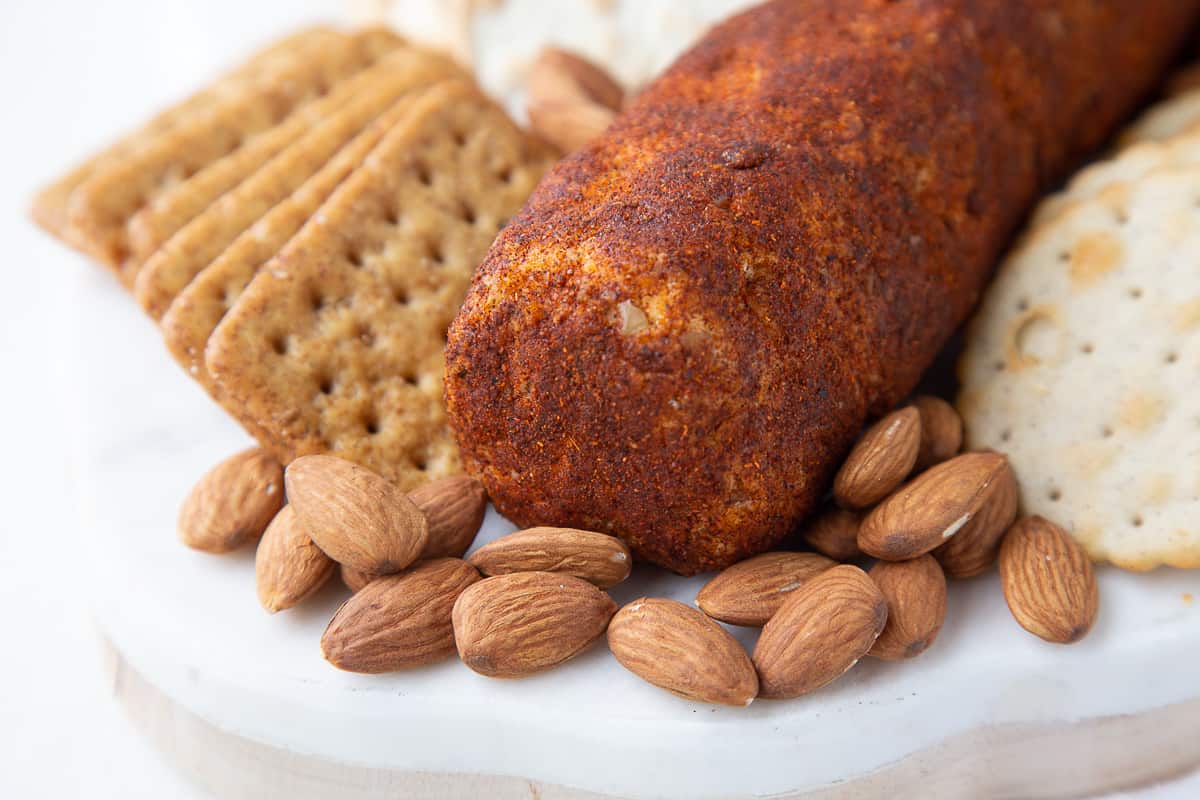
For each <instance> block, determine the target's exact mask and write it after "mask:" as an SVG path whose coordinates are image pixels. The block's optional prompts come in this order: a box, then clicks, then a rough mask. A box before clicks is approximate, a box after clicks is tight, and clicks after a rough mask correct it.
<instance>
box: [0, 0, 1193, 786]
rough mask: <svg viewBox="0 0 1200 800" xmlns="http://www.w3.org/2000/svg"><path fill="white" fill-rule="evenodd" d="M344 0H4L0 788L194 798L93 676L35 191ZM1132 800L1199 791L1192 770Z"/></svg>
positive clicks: (56, 283) (58, 278)
mask: <svg viewBox="0 0 1200 800" xmlns="http://www.w3.org/2000/svg"><path fill="white" fill-rule="evenodd" d="M348 5H349V4H348V3H345V2H342V3H339V2H338V1H337V0H309V1H308V2H304V3H296V2H291V3H284V2H262V0H241V1H240V2H234V1H233V0H223V1H222V2H212V1H211V0H210V1H209V2H193V3H185V2H174V1H168V0H163V1H162V2H143V3H135V2H130V0H107V2H104V3H83V2H79V3H68V2H51V1H50V0H40V1H37V2H35V1H34V0H8V2H5V3H3V4H0V102H2V103H3V104H4V106H5V111H4V113H3V114H2V115H0V118H2V119H3V122H2V123H0V254H2V258H3V262H4V263H3V267H2V271H0V275H2V277H3V283H2V288H0V367H2V369H0V426H2V427H0V431H2V434H3V447H2V450H0V602H2V603H3V606H4V608H5V609H6V611H7V614H6V617H5V620H4V624H3V628H2V629H0V641H2V642H3V645H2V646H0V797H6V798H42V797H45V798H73V797H85V798H151V797H153V798H179V799H180V800H191V798H199V797H200V796H201V795H200V794H199V793H198V792H196V791H195V790H193V789H191V788H190V787H187V786H185V785H183V784H182V783H181V782H180V781H179V780H178V779H177V778H176V777H175V776H174V775H173V774H172V773H171V772H170V771H169V769H168V767H167V766H166V765H165V764H164V763H163V762H162V761H160V760H159V758H158V757H157V755H156V754H155V753H154V751H153V750H152V749H151V748H150V747H149V746H148V745H147V744H145V743H144V742H142V741H141V740H140V739H139V738H138V736H137V735H136V733H135V732H134V731H133V729H132V727H131V726H130V725H129V723H128V722H127V720H126V719H125V718H124V716H123V715H122V713H121V712H120V710H119V709H118V708H117V707H116V705H115V704H114V703H113V702H112V700H111V689H110V687H109V686H107V685H106V684H105V682H104V679H103V671H102V670H101V668H100V660H99V657H98V654H99V649H98V646H97V640H96V638H95V634H94V632H93V630H92V627H91V622H90V619H89V613H88V597H87V592H86V591H85V588H84V587H86V586H87V584H88V582H89V581H91V580H95V579H99V580H103V576H95V575H92V574H90V573H89V571H88V570H89V565H88V564H86V563H81V560H80V559H79V558H78V557H77V556H76V555H75V554H76V553H77V552H78V547H77V543H78V542H79V541H80V539H81V537H85V536H87V535H88V532H87V531H86V530H81V529H80V528H79V526H78V525H77V523H76V517H75V511H74V508H73V507H72V505H71V501H70V498H71V484H72V481H73V480H74V479H75V476H73V475H71V474H70V472H69V469H68V467H67V463H66V459H65V456H64V454H65V450H66V448H65V447H64V445H63V443H62V441H61V435H62V434H61V431H62V430H63V426H62V425H61V424H60V421H61V420H62V419H63V418H64V415H65V414H68V413H70V408H71V403H72V402H74V401H76V400H77V399H78V398H69V397H68V396H67V393H68V392H70V391H71V386H72V383H71V381H70V376H69V375H66V374H64V372H65V370H64V367H63V363H64V359H63V358H62V356H61V354H62V353H63V352H64V348H65V344H64V337H65V333H64V327H63V326H62V325H61V319H62V315H63V314H66V313H69V308H66V307H65V306H64V300H63V298H64V296H65V293H66V287H67V286H69V285H70V282H71V281H73V280H76V279H77V278H78V277H79V276H80V275H81V274H82V273H83V271H84V270H91V269H95V267H93V266H91V265H89V264H86V263H84V262H83V261H82V260H81V259H79V258H77V257H75V256H74V255H72V254H70V253H69V252H68V251H66V250H65V249H64V248H62V247H61V246H59V245H57V244H56V243H54V242H53V241H51V240H50V239H49V238H47V237H45V236H43V235H42V234H40V233H39V232H38V231H37V230H36V229H35V228H34V227H33V226H32V224H30V223H29V222H28V217H27V204H28V199H29V197H30V195H31V193H32V191H33V189H34V188H35V187H36V186H37V185H38V184H40V183H41V182H43V181H45V180H46V179H48V178H50V177H53V176H54V175H55V174H57V173H58V172H60V171H62V170H63V169H65V168H66V167H68V166H69V165H71V164H72V163H73V162H74V161H75V160H76V159H78V158H80V157H81V156H83V155H84V154H86V153H87V152H89V151H90V150H91V149H93V148H94V147H97V146H99V145H101V144H103V143H105V142H106V141H107V140H108V139H109V138H110V137H112V136H113V135H114V134H116V133H118V132H120V131H121V130H123V129H124V128H126V127H128V126H129V125H131V124H134V123H135V122H137V121H138V120H139V119H141V118H143V117H145V116H147V115H149V114H150V113H151V112H152V111H154V110H155V109H157V108H159V107H161V106H162V105H164V104H165V103H166V102H168V101H170V100H172V99H175V98H178V97H179V96H181V95H182V94H183V93H185V92H186V91H188V90H189V89H191V88H192V87H194V86H196V85H197V84H198V83H199V82H201V81H202V80H204V79H205V77H206V76H210V75H211V74H213V72H214V70H216V69H217V68H219V67H220V66H222V65H225V64H228V63H230V62H231V61H233V60H235V59H236V58H237V57H238V56H239V55H242V54H244V53H246V52H248V51H249V50H250V49H252V48H253V46H254V45H256V44H258V43H260V42H262V41H264V40H267V39H269V38H271V37H273V36H275V35H278V34H279V33H281V32H283V31H285V30H288V29H291V28H294V27H296V26H297V25H298V24H300V23H301V22H303V21H306V20H309V19H315V18H322V17H323V18H326V19H330V20H334V19H337V18H339V16H340V15H341V14H343V13H344V12H345V10H346V8H347V6H348ZM130 313H131V314H133V313H137V312H136V310H135V307H134V306H133V304H132V303H131V304H130ZM145 335H146V336H152V335H154V334H153V330H152V328H151V326H150V325H149V324H147V326H146V331H145ZM83 399H84V400H85V401H86V398H83ZM180 424H181V425H184V424H187V423H186V420H180ZM1138 796H1141V797H1149V798H1161V799H1162V800H1183V799H1184V798H1193V797H1198V796H1200V776H1194V777H1192V778H1190V779H1186V780H1184V781H1180V782H1177V783H1174V784H1171V785H1170V786H1164V787H1160V788H1157V789H1155V790H1153V791H1147V792H1142V793H1140V794H1139V795H1138Z"/></svg>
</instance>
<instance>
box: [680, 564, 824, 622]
mask: <svg viewBox="0 0 1200 800" xmlns="http://www.w3.org/2000/svg"><path fill="white" fill-rule="evenodd" d="M835 563H836V562H834V561H833V560H832V559H829V558H826V557H825V556H822V555H819V554H817V553H785V552H780V553H763V554H762V555H758V556H754V557H753V558H748V559H746V560H745V561H742V562H739V563H737V564H734V565H733V566H732V567H728V568H727V569H725V570H723V571H722V572H720V573H719V574H718V575H717V576H716V577H715V578H713V579H712V580H711V581H709V582H708V583H706V584H705V585H704V588H703V589H701V590H700V593H699V594H697V595H696V605H698V606H699V607H700V610H701V611H703V612H704V613H705V614H707V615H708V616H710V617H713V618H714V619H719V620H721V621H722V622H728V623H729V624H731V625H749V626H752V627H761V626H763V625H765V624H766V622H767V620H769V619H770V618H771V615H773V614H774V613H775V612H776V611H778V610H779V607H780V606H781V605H783V601H784V600H786V599H787V596H788V593H789V592H792V591H794V590H796V589H798V588H800V586H801V585H803V583H804V582H805V581H806V580H808V579H810V578H812V577H813V576H814V575H818V574H820V573H821V572H824V571H825V570H827V569H829V568H830V567H832V566H834V564H835Z"/></svg>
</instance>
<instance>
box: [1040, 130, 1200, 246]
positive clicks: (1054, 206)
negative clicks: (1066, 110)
mask: <svg viewBox="0 0 1200 800" xmlns="http://www.w3.org/2000/svg"><path fill="white" fill-rule="evenodd" d="M1197 165H1200V130H1197V131H1193V132H1191V133H1183V134H1180V135H1179V136H1176V137H1174V138H1171V139H1166V140H1163V141H1145V142H1138V143H1136V144H1133V145H1131V146H1129V147H1126V148H1125V149H1124V150H1121V151H1119V152H1118V153H1117V154H1116V156H1115V157H1113V158H1110V159H1107V160H1105V161H1098V162H1096V163H1094V164H1092V165H1091V166H1088V167H1086V168H1085V169H1083V170H1081V171H1080V172H1079V173H1077V174H1076V175H1075V177H1074V178H1072V179H1071V182H1070V183H1069V184H1068V185H1067V188H1066V189H1064V190H1063V191H1061V192H1058V193H1057V194H1053V195H1051V196H1049V197H1047V198H1046V199H1045V200H1043V201H1042V202H1041V203H1040V204H1039V205H1038V207H1037V210H1036V211H1034V213H1033V217H1032V218H1031V220H1030V225H1031V226H1034V227H1036V226H1039V225H1044V224H1045V223H1046V222H1048V221H1050V220H1052V219H1054V218H1056V217H1058V216H1060V215H1062V214H1063V213H1065V212H1066V211H1067V210H1068V209H1070V208H1072V207H1073V206H1075V205H1076V204H1078V203H1079V202H1081V201H1086V200H1088V199H1090V198H1093V197H1095V196H1097V195H1099V194H1100V193H1101V192H1103V191H1105V190H1107V189H1109V188H1110V187H1113V186H1118V185H1120V184H1125V183H1130V182H1132V181H1136V180H1139V179H1140V178H1142V177H1143V176H1145V175H1148V174H1150V173H1151V172H1155V171H1157V170H1160V169H1164V168H1167V167H1176V168H1183V167H1192V166H1197Z"/></svg>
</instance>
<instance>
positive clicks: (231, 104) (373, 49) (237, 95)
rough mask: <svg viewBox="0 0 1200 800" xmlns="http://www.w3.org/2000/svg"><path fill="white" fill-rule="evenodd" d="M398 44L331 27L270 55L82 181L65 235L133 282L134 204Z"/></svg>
mask: <svg viewBox="0 0 1200 800" xmlns="http://www.w3.org/2000/svg"><path fill="white" fill-rule="evenodd" d="M398 44H399V40H398V39H391V40H388V39H384V38H381V37H379V36H377V35H375V34H374V33H372V34H370V35H354V36H344V35H340V34H333V33H331V34H330V36H329V37H328V40H323V41H321V42H320V44H319V46H315V47H309V48H305V50H304V52H299V53H295V54H292V56H291V57H288V58H284V57H280V58H279V59H274V60H273V61H272V65H271V67H270V68H268V69H265V70H263V72H262V74H260V75H259V76H257V77H256V79H255V80H253V81H250V82H247V83H246V84H245V85H243V86H239V87H233V88H231V89H229V90H227V91H224V92H222V93H221V95H220V97H218V98H217V99H216V100H215V101H214V102H213V103H212V105H211V107H210V108H208V109H206V110H205V111H204V112H203V113H200V114H197V115H195V116H193V117H189V118H188V119H187V120H185V121H182V122H181V123H180V124H178V125H175V126H173V127H172V128H170V129H168V130H166V131H165V132H163V133H162V134H161V135H159V136H155V137H152V138H151V140H150V141H148V142H147V143H145V146H143V147H141V148H139V149H138V150H137V151H136V152H134V153H131V154H130V155H129V156H128V157H127V158H124V159H120V160H119V161H118V162H117V163H116V164H114V165H113V166H112V167H111V168H108V169H104V170H100V171H98V172H97V173H96V174H94V175H92V176H91V177H89V178H88V179H87V180H86V181H84V182H83V183H82V184H80V185H79V186H78V187H77V188H76V189H75V190H74V191H73V192H72V193H71V197H70V199H69V201H68V203H67V222H68V226H67V231H66V233H67V237H68V238H69V239H71V241H72V242H73V243H74V244H76V245H77V246H79V247H80V248H81V249H83V250H84V251H85V252H87V253H89V254H90V255H92V256H94V257H95V258H97V259H98V260H100V261H101V262H102V263H104V264H106V265H108V266H110V267H112V268H114V269H115V270H117V271H118V273H119V274H120V276H121V278H122V280H123V281H124V282H125V283H126V284H131V283H132V280H133V278H134V277H135V276H136V273H137V268H138V266H139V265H138V264H137V262H136V261H133V260H129V259H127V257H128V256H129V255H130V253H129V248H128V241H127V236H126V232H127V227H126V223H127V222H128V220H129V219H130V218H131V217H132V216H133V215H134V214H136V213H137V211H138V210H140V209H141V208H142V207H144V206H145V205H146V204H147V203H149V202H151V201H153V199H154V198H155V197H157V196H159V195H161V194H162V193H163V192H164V191H166V190H168V189H169V188H170V187H171V186H173V185H175V184H176V183H178V182H180V181H183V180H186V179H187V178H189V177H191V176H192V175H194V174H195V173H196V172H198V171H199V170H201V169H203V168H204V167H205V166H206V165H208V164H210V163H212V162H213V161H215V160H216V159H218V158H222V157H224V156H226V155H228V154H229V153H231V152H233V151H234V150H235V149H237V148H238V147H239V146H241V145H242V144H244V143H245V142H246V141H247V140H248V139H249V138H250V137H252V136H253V135H254V134H256V133H260V132H262V131H264V130H267V129H269V128H271V127H273V126H275V125H277V124H279V122H280V121H281V120H282V119H284V118H285V117H286V116H287V115H288V114H289V113H291V112H292V111H293V110H295V109H296V108H297V107H298V106H300V105H302V104H303V103H305V102H307V101H309V100H311V99H313V98H314V97H316V96H318V95H320V94H321V93H323V92H324V91H326V90H327V89H328V88H329V87H330V86H332V85H333V84H335V83H336V82H337V81H338V80H340V79H342V78H344V77H346V76H347V75H350V74H352V73H354V72H356V71H358V70H359V69H362V68H363V67H365V66H366V65H368V64H370V63H372V62H373V61H375V60H376V59H377V58H379V57H380V56H382V55H383V54H384V53H385V52H386V51H387V50H390V49H394V48H395V47H396V46H398Z"/></svg>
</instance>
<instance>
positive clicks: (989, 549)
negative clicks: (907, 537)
mask: <svg viewBox="0 0 1200 800" xmlns="http://www.w3.org/2000/svg"><path fill="white" fill-rule="evenodd" d="M1017 495H1018V491H1017V477H1016V475H1014V474H1013V471H1012V467H1010V466H1009V464H1008V460H1007V459H1005V461H1004V468H1003V469H1002V470H1001V471H1000V473H999V474H998V475H997V476H996V479H995V480H994V481H992V483H991V485H990V486H989V487H988V489H987V496H986V497H985V499H984V501H983V507H982V508H980V509H979V513H978V514H976V515H975V516H974V517H972V518H971V521H970V522H968V523H967V524H966V525H964V526H963V527H962V530H960V531H959V532H958V533H956V534H954V535H953V536H951V537H950V539H949V541H947V542H946V543H945V544H942V545H939V546H938V547H937V548H936V549H935V550H934V551H933V557H934V558H936V559H937V560H938V562H939V563H940V564H941V565H942V569H943V570H945V573H946V576H947V577H950V578H970V577H973V576H975V575H979V574H981V573H984V572H986V571H987V570H988V569H990V568H991V566H992V564H994V563H996V555H997V554H998V553H999V552H1000V539H1001V538H1003V536H1004V532H1005V531H1006V530H1008V527H1009V526H1010V525H1012V523H1013V520H1014V519H1016V518H1017V499H1018V497H1017Z"/></svg>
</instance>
